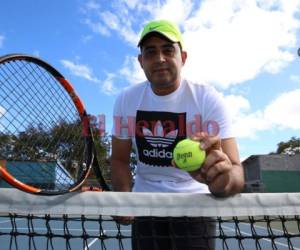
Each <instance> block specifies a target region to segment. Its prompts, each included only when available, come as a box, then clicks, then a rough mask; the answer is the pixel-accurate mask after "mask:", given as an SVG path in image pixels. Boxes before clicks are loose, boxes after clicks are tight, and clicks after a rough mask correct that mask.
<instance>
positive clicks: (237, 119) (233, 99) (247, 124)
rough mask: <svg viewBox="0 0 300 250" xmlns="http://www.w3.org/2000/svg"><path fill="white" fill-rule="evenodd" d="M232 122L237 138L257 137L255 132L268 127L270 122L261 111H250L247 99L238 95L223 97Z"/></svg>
mask: <svg viewBox="0 0 300 250" xmlns="http://www.w3.org/2000/svg"><path fill="white" fill-rule="evenodd" d="M224 100H225V103H226V105H227V107H228V109H229V112H230V114H231V117H232V122H233V131H234V133H235V136H236V137H239V138H251V139H255V138H257V132H259V131H263V130H266V129H269V128H270V127H271V124H270V123H269V122H267V121H266V120H265V118H264V114H263V112H262V111H259V110H258V111H256V112H252V113H251V105H250V103H249V101H248V100H247V99H246V98H245V97H243V96H240V95H228V96H225V97H224Z"/></svg>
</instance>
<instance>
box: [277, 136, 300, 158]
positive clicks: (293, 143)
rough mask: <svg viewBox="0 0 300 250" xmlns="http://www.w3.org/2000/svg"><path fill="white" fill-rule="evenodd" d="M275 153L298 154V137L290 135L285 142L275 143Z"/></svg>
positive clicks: (299, 152) (299, 139)
mask: <svg viewBox="0 0 300 250" xmlns="http://www.w3.org/2000/svg"><path fill="white" fill-rule="evenodd" d="M276 153H277V154H287V155H295V154H300V138H296V137H294V136H293V137H292V138H291V139H290V140H288V141H286V142H279V143H278V144H277V151H276Z"/></svg>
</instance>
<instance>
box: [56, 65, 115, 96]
mask: <svg viewBox="0 0 300 250" xmlns="http://www.w3.org/2000/svg"><path fill="white" fill-rule="evenodd" d="M61 63H62V65H63V66H64V67H65V68H67V69H68V70H69V71H70V73H71V74H72V75H74V76H77V77H80V78H83V79H85V80H88V81H90V82H93V83H96V84H98V85H99V87H100V90H101V92H102V93H104V94H106V95H115V94H117V93H118V92H119V90H118V88H117V87H116V86H115V83H114V80H115V79H116V78H117V77H118V76H117V75H116V74H112V73H107V74H106V78H105V79H104V80H100V79H99V78H97V77H96V76H95V75H94V73H93V70H92V69H91V68H90V67H89V66H87V65H84V64H78V63H74V62H72V61H69V60H61Z"/></svg>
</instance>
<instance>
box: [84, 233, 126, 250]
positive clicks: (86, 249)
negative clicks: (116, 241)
mask: <svg viewBox="0 0 300 250" xmlns="http://www.w3.org/2000/svg"><path fill="white" fill-rule="evenodd" d="M106 232H118V230H112V229H109V230H104V233H106ZM121 232H131V230H128V229H124V230H121ZM97 240H99V239H98V238H95V239H93V240H92V241H91V242H90V243H89V244H88V245H87V246H86V247H85V248H84V250H88V249H89V248H90V247H91V246H92V245H94V244H95V243H96V242H97Z"/></svg>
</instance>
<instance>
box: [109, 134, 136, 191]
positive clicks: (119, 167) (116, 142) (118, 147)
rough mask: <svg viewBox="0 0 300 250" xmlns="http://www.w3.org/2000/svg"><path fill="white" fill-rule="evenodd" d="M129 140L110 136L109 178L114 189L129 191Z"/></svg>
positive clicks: (130, 182)
mask: <svg viewBox="0 0 300 250" xmlns="http://www.w3.org/2000/svg"><path fill="white" fill-rule="evenodd" d="M131 144H132V142H131V140H130V139H128V140H127V139H126V140H125V139H118V138H116V137H114V136H113V137H112V156H111V180H112V186H113V190H114V191H120V192H130V191H131V188H132V175H131V170H130V153H131Z"/></svg>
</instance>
